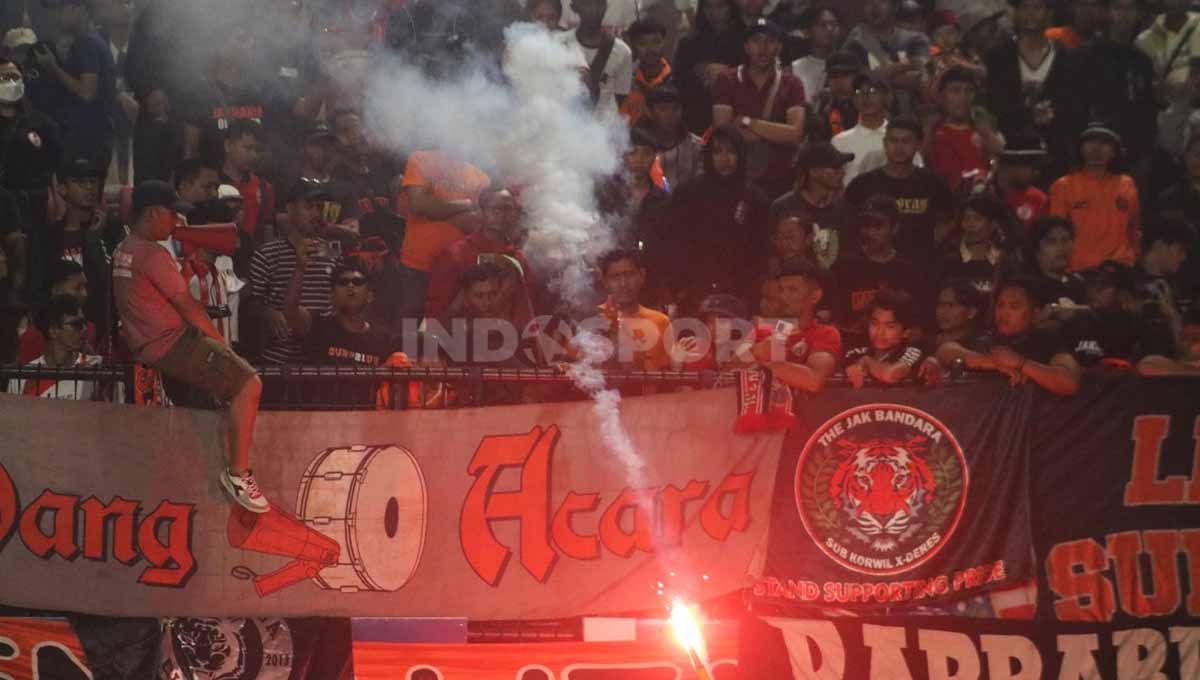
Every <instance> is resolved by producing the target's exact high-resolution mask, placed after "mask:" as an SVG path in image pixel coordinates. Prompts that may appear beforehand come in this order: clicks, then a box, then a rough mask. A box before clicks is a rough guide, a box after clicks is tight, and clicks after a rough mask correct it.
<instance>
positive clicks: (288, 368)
mask: <svg viewBox="0 0 1200 680" xmlns="http://www.w3.org/2000/svg"><path fill="white" fill-rule="evenodd" d="M256 368H257V370H258V372H259V376H260V377H261V378H262V380H263V385H264V390H263V395H264V396H263V404H262V407H263V409H264V410H366V409H370V410H375V409H380V408H386V409H405V408H409V407H411V406H413V405H414V403H421V404H422V405H424V401H423V400H424V395H427V394H429V393H430V390H432V389H435V388H441V387H444V386H450V387H451V389H453V390H454V391H455V394H456V396H457V397H458V400H457V401H456V402H455V403H454V404H449V403H443V404H441V405H438V406H433V407H436V408H445V407H452V406H464V405H472V406H483V405H491V404H495V403H512V402H511V401H504V400H503V399H501V400H499V401H496V400H494V399H491V398H489V390H490V388H493V387H500V386H507V387H510V388H531V387H542V388H548V389H544V390H539V391H538V396H540V397H541V398H535V399H532V401H570V400H574V399H580V398H583V397H584V396H586V395H585V394H584V393H583V392H582V391H581V390H579V389H578V388H576V387H575V383H574V381H573V379H572V377H571V376H570V375H568V374H566V373H564V372H563V371H561V370H558V369H551V368H520V369H518V368H495V367H487V366H449V367H440V366H428V367H426V366H417V367H412V368H390V367H379V368H376V367H368V366H324V365H307V364H292V365H275V364H272V365H260V366H257V367H256ZM603 374H604V377H605V382H606V384H607V385H608V386H609V387H614V388H618V389H622V390H624V391H627V392H628V393H630V394H637V393H640V392H639V390H643V391H644V390H645V389H646V388H651V389H652V390H656V391H669V390H672V389H678V388H691V389H710V388H713V387H718V386H732V385H734V384H736V381H737V373H736V372H735V371H713V370H702V371H694V370H623V369H607V370H604V371H603ZM972 379H978V378H976V377H974V376H972V375H965V376H964V375H957V376H954V377H953V379H952V380H953V382H963V381H966V380H972ZM136 380H137V376H136V372H135V366H134V365H132V364H115V365H110V366H95V367H85V366H78V367H70V368H51V367H47V366H32V365H14V364H8V365H0V391H10V392H11V391H12V390H10V389H8V388H7V387H8V386H19V385H20V384H21V383H27V382H29V381H33V382H35V383H52V382H53V383H57V384H58V385H59V386H62V389H60V391H59V393H58V394H57V395H53V396H55V398H59V399H72V398H81V397H80V394H82V393H89V394H91V395H94V396H92V398H94V399H96V400H100V401H119V402H128V403H133V402H134V401H135V398H134V394H135V391H136V390H135V387H136V385H135V382H136ZM413 385H420V386H423V387H420V388H414V387H413ZM828 385H829V387H832V388H837V387H845V386H848V385H849V382H848V381H847V380H846V379H845V377H844V376H843V375H841V374H837V375H835V376H833V377H832V378H831V379H830V380H829V382H828ZM381 386H386V387H387V390H386V392H387V394H388V396H389V397H390V398H389V399H386V400H384V399H381V392H380V390H379V388H380V387H381ZM142 387H143V388H144V387H145V386H144V385H143V386H142ZM97 388H98V389H97ZM72 389H74V390H75V391H76V393H75V394H72V393H71V390H72ZM64 390H65V391H64ZM168 391H169V388H168Z"/></svg>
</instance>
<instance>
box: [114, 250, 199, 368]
mask: <svg viewBox="0 0 1200 680" xmlns="http://www.w3.org/2000/svg"><path fill="white" fill-rule="evenodd" d="M113 294H114V295H115V296H116V299H117V311H118V312H120V314H121V322H122V325H121V332H122V334H123V335H124V336H125V341H126V342H127V343H129V349H130V350H131V351H132V352H133V357H134V358H135V359H137V360H138V361H140V362H142V363H144V364H153V363H154V362H156V361H158V360H159V359H161V358H163V357H164V356H166V354H167V352H169V351H171V348H172V347H174V346H175V343H176V342H178V341H179V338H181V337H182V336H183V333H184V331H186V330H187V328H188V324H187V322H186V321H184V320H183V317H182V316H180V315H179V312H178V311H176V309H175V307H174V305H172V304H171V300H172V299H173V298H175V297H176V296H179V295H188V296H190V295H191V291H189V290H188V286H187V282H186V281H184V280H183V275H182V274H180V273H179V265H178V264H176V262H175V258H174V257H173V256H172V255H171V254H170V253H168V252H167V249H166V248H163V247H162V246H161V245H159V244H157V243H155V242H154V241H147V240H146V239H144V238H142V237H140V236H137V235H130V236H129V237H127V238H126V239H125V240H124V241H121V244H120V245H119V246H117V249H116V250H115V251H113Z"/></svg>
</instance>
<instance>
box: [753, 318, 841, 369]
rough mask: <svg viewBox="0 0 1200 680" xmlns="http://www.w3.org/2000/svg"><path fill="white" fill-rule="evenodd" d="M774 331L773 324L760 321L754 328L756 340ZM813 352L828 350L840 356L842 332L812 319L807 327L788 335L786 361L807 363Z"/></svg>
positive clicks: (831, 354) (835, 357) (831, 353)
mask: <svg viewBox="0 0 1200 680" xmlns="http://www.w3.org/2000/svg"><path fill="white" fill-rule="evenodd" d="M774 332H775V326H774V324H766V323H760V324H759V325H758V327H757V328H756V329H755V337H756V338H757V339H758V340H766V339H767V338H769V337H771V334H772V333H774ZM814 352H828V353H829V355H830V356H832V357H833V358H834V359H837V358H838V357H840V356H842V334H841V333H840V332H839V331H838V329H837V328H836V327H834V326H831V325H829V324H826V323H821V322H820V321H813V322H812V323H811V324H809V325H808V327H807V328H804V329H802V330H798V331H795V332H793V333H792V334H791V335H789V336H788V339H787V357H786V361H788V362H790V363H793V364H803V363H807V362H808V358H809V357H810V356H812V355H813V353H814Z"/></svg>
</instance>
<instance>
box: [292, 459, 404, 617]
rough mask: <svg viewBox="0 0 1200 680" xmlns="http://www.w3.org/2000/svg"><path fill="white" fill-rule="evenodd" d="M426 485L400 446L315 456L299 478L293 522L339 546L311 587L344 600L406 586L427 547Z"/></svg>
mask: <svg viewBox="0 0 1200 680" xmlns="http://www.w3.org/2000/svg"><path fill="white" fill-rule="evenodd" d="M426 509H427V497H426V492H425V479H424V477H423V476H422V475H421V468H420V467H419V466H418V465H417V461H416V459H415V458H413V455H412V454H411V453H409V452H408V451H407V450H406V449H403V448H401V447H399V446H351V447H341V448H331V449H326V450H325V451H323V452H321V453H319V454H317V457H316V458H314V459H313V461H312V463H310V464H309V466H308V469H307V470H305V472H304V476H303V477H301V479H300V492H299V496H298V498H297V499H296V515H297V517H299V519H300V521H302V522H304V524H305V526H307V527H309V528H310V529H312V530H313V531H316V532H318V533H320V534H322V535H324V536H327V537H329V538H330V539H332V540H333V541H334V542H336V543H337V544H338V545H339V546H340V547H341V552H340V553H339V556H338V561H337V563H336V564H331V565H329V566H326V567H324V568H322V569H321V570H320V572H319V573H318V574H317V575H316V576H314V577H313V580H314V581H315V582H316V583H317V584H318V585H320V586H321V587H322V588H326V589H329V590H337V591H339V592H343V593H355V592H359V591H393V590H399V589H400V588H403V587H404V584H405V583H408V580H409V579H410V578H412V575H413V573H414V572H416V570H417V565H418V564H419V563H420V561H421V550H422V548H423V547H424V544H425V517H426Z"/></svg>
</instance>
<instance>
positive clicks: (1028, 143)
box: [1000, 132, 1048, 165]
mask: <svg viewBox="0 0 1200 680" xmlns="http://www.w3.org/2000/svg"><path fill="white" fill-rule="evenodd" d="M1047 155H1048V154H1047V152H1046V146H1045V145H1044V144H1043V143H1042V138H1041V137H1039V136H1037V135H1036V134H1034V133H1032V132H1014V133H1012V134H1011V135H1009V136H1008V139H1007V141H1005V144H1004V150H1003V151H1001V152H1000V160H1001V161H1003V162H1006V163H1015V164H1029V165H1031V164H1034V163H1037V162H1039V161H1041V160H1043V159H1045V158H1046V156H1047Z"/></svg>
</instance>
